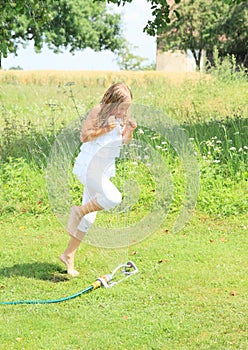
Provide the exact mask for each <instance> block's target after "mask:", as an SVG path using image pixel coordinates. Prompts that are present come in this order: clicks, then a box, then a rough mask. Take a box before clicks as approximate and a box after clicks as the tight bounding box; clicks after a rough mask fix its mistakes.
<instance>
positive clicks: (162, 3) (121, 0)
mask: <svg viewBox="0 0 248 350" xmlns="http://www.w3.org/2000/svg"><path fill="white" fill-rule="evenodd" d="M95 1H97V2H99V1H102V2H105V0H95ZM132 1H133V0H107V2H109V3H113V4H116V5H118V6H121V5H122V6H124V5H125V4H126V3H131V2H132ZM147 2H148V3H150V4H151V14H152V16H153V19H152V20H149V21H148V22H147V24H146V26H145V28H144V31H145V32H147V34H149V35H151V36H155V35H159V34H161V33H162V32H163V31H164V30H165V29H166V27H167V25H168V24H169V23H170V22H171V19H170V14H171V11H174V13H175V15H176V16H178V17H179V16H180V11H178V10H177V9H175V8H174V9H173V10H172V7H173V5H174V4H179V3H180V2H181V1H180V0H147ZM242 2H243V0H216V3H219V4H220V5H223V6H224V5H225V4H229V5H235V4H239V3H242Z"/></svg>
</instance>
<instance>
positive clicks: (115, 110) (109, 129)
mask: <svg viewBox="0 0 248 350" xmlns="http://www.w3.org/2000/svg"><path fill="white" fill-rule="evenodd" d="M132 97H133V96H132V93H131V91H130V89H129V88H128V86H127V85H125V84H123V83H116V84H113V85H112V86H110V88H109V89H108V90H107V91H106V92H105V94H104V96H103V98H102V100H101V102H100V103H99V104H98V105H97V106H96V107H94V108H93V109H92V111H91V112H90V113H89V115H88V117H87V118H86V121H85V122H84V124H83V127H82V131H81V134H80V140H81V142H82V143H83V144H82V146H81V148H80V153H79V155H78V156H77V158H76V161H75V165H74V168H73V173H74V174H75V175H76V176H77V178H78V179H79V181H80V182H81V183H82V184H83V185H84V193H83V197H82V205H81V206H73V207H72V208H71V211H70V218H69V223H68V231H69V235H70V239H69V243H68V245H67V247H66V249H65V251H64V252H63V253H62V254H61V256H60V260H61V261H62V262H63V263H64V264H65V265H66V267H67V273H68V274H70V275H72V276H78V275H79V272H78V271H77V270H75V269H74V256H75V253H76V251H77V248H78V247H79V245H80V242H81V241H82V239H83V237H84V235H85V234H86V232H87V231H88V230H89V228H90V227H91V225H92V224H93V223H94V221H95V219H96V214H97V212H98V211H100V210H103V209H105V210H110V209H112V208H114V207H115V206H117V205H118V204H119V203H120V202H121V200H122V196H121V193H120V192H119V190H118V189H117V188H116V186H115V185H114V184H113V183H112V182H111V181H110V178H111V177H112V176H114V175H115V159H116V158H117V157H118V156H119V155H120V148H121V146H122V144H123V143H129V142H130V141H131V140H132V137H133V130H134V129H135V128H136V127H137V124H136V122H135V121H134V120H133V119H131V118H130V116H129V107H130V105H131V102H132Z"/></svg>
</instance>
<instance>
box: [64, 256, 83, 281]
mask: <svg viewBox="0 0 248 350" xmlns="http://www.w3.org/2000/svg"><path fill="white" fill-rule="evenodd" d="M60 261H61V262H62V263H64V264H65V266H66V268H67V273H68V275H71V276H73V277H77V276H78V275H79V272H78V271H77V270H75V269H74V257H70V256H68V255H67V256H66V255H65V254H61V255H60Z"/></svg>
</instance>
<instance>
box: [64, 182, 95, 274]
mask: <svg viewBox="0 0 248 350" xmlns="http://www.w3.org/2000/svg"><path fill="white" fill-rule="evenodd" d="M92 197H94V193H92V192H91V191H90V190H89V189H87V188H86V186H85V188H84V193H83V198H82V207H83V206H84V205H85V204H87V203H89V202H90V200H91V198H92ZM76 208H77V207H76ZM79 208H81V207H79ZM71 213H72V214H74V213H73V209H71ZM88 215H89V217H88V220H87V214H86V215H85V217H84V218H83V219H82V225H81V227H82V228H81V227H79V229H78V228H77V227H76V226H77V215H76V219H75V216H74V218H73V215H71V216H70V222H69V225H68V227H70V230H69V232H70V240H69V243H68V245H67V248H66V249H65V251H64V253H63V254H61V256H60V261H61V262H63V263H64V264H65V265H66V267H67V273H68V274H70V275H72V276H74V277H75V276H78V275H79V272H78V271H77V270H75V269H74V257H75V253H76V251H77V249H78V247H79V245H80V243H81V240H82V239H83V237H84V235H85V233H86V232H87V231H88V229H89V227H90V226H91V225H92V224H93V222H94V221H95V218H96V213H94V212H91V213H90V214H88ZM81 217H82V216H81V214H80V220H81ZM71 231H72V232H71Z"/></svg>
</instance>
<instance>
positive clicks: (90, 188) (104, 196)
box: [73, 120, 122, 239]
mask: <svg viewBox="0 0 248 350" xmlns="http://www.w3.org/2000/svg"><path fill="white" fill-rule="evenodd" d="M121 145H122V127H121V125H120V121H119V120H117V127H116V128H115V129H113V130H111V131H110V132H108V133H106V134H104V135H102V136H99V137H98V138H96V139H95V140H93V141H89V142H86V143H83V144H82V146H81V148H80V153H79V155H78V156H77V158H76V161H75V165H74V168H73V173H74V174H75V175H76V176H77V178H78V179H79V181H80V182H81V183H82V184H83V185H84V193H83V198H82V204H83V205H84V204H86V203H88V202H89V201H91V200H92V199H96V201H97V203H98V204H99V205H100V206H101V207H102V208H104V209H105V210H110V209H112V208H114V207H115V206H116V205H118V204H119V203H120V202H121V200H122V196H121V193H120V192H119V190H118V189H117V188H116V186H115V185H114V184H113V183H112V182H111V181H110V177H112V176H114V175H115V159H116V158H117V157H118V156H119V155H120V148H121ZM96 214H97V212H91V213H89V214H87V215H85V216H84V217H83V218H82V220H81V222H80V224H79V226H78V230H79V231H81V232H84V233H85V232H87V231H88V229H89V228H90V226H91V225H92V224H93V223H94V221H95V219H96ZM77 238H78V239H82V238H81V237H77Z"/></svg>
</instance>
